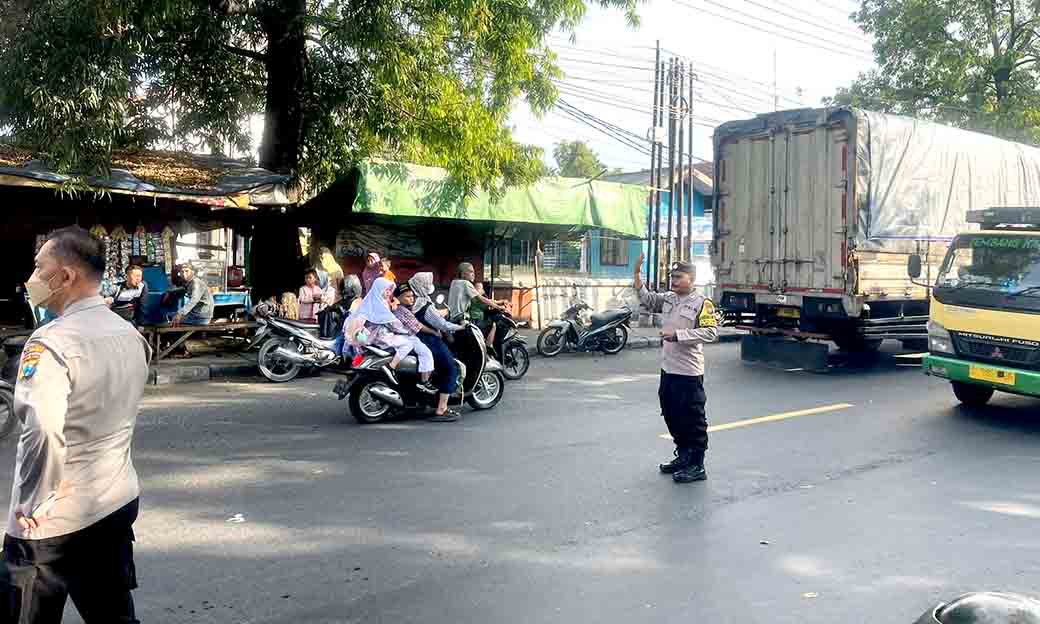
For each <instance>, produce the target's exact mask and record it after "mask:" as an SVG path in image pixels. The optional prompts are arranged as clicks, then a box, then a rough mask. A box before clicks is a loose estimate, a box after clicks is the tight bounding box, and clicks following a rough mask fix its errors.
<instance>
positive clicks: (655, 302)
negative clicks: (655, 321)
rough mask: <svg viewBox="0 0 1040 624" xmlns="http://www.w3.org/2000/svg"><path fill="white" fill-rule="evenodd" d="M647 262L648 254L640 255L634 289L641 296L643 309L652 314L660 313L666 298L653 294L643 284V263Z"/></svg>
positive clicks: (640, 301) (640, 300)
mask: <svg viewBox="0 0 1040 624" xmlns="http://www.w3.org/2000/svg"><path fill="white" fill-rule="evenodd" d="M645 261H646V254H645V253H641V254H639V262H636V274H635V280H634V283H633V287H634V288H635V289H636V293H637V294H638V295H639V303H641V304H643V307H645V308H646V309H648V310H650V311H651V312H660V311H661V304H662V303H663V302H664V298H663V297H661V295H659V294H657V293H652V292H650V291H649V290H647V288H646V284H644V283H643V276H642V272H643V262H645Z"/></svg>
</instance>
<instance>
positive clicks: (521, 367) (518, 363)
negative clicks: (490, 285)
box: [495, 314, 531, 380]
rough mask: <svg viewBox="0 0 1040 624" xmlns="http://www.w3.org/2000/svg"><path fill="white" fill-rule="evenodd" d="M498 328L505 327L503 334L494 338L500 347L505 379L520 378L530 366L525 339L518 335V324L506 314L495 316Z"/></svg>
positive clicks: (529, 354)
mask: <svg viewBox="0 0 1040 624" xmlns="http://www.w3.org/2000/svg"><path fill="white" fill-rule="evenodd" d="M496 321H497V322H498V330H499V331H502V329H503V328H505V330H506V332H505V335H504V336H503V337H502V338H501V340H496V341H495V342H497V343H498V344H499V345H501V347H500V348H501V349H502V353H501V356H502V373H503V374H505V376H506V379H510V380H515V379H520V378H521V377H523V376H524V375H526V374H527V369H529V368H530V367H531V353H530V352H529V351H528V349H527V339H526V338H524V337H523V336H521V335H520V333H519V332H518V331H517V329H518V328H519V327H520V324H519V323H517V322H516V320H515V319H513V317H512V316H510V315H508V314H499V315H498V316H497V317H496Z"/></svg>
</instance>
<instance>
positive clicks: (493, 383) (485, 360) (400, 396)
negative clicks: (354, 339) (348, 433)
mask: <svg viewBox="0 0 1040 624" xmlns="http://www.w3.org/2000/svg"><path fill="white" fill-rule="evenodd" d="M449 346H450V348H451V350H452V353H454V354H455V361H456V363H457V364H458V365H459V384H458V388H457V389H456V390H455V394H454V395H453V396H452V397H451V399H450V401H449V403H450V404H453V405H461V404H462V402H463V401H465V402H466V403H468V404H469V405H470V407H472V408H473V409H477V410H486V409H491V408H493V407H494V406H496V405H498V402H499V401H501V400H502V395H503V393H504V391H505V377H504V375H503V373H502V365H501V364H499V363H498V361H496V360H495V358H493V357H491V355H490V354H489V353H488V352H487V349H486V348H485V346H484V338H483V336H481V335H480V330H478V329H477V328H476V327H474V326H472V325H467V326H466V327H465V328H463V329H461V330H459V331H457V332H455V334H454V336H453V339H452V340H451V342H450V343H449ZM392 359H393V354H392V353H390V352H389V351H385V350H383V349H380V348H378V347H372V346H366V347H364V351H363V352H362V353H360V354H359V355H357V356H356V357H354V359H353V360H352V361H351V363H350V364H351V368H350V370H348V371H346V372H345V373H344V374H345V375H346V376H347V378H346V379H341V380H339V381H338V382H337V383H336V386H335V388H333V392H334V393H335V394H336V396H338V397H339V399H340V400H343V399H344V398H346V399H347V405H348V407H349V408H350V413H351V414H353V415H354V419H355V420H357V421H358V422H359V423H361V424H363V425H366V424H372V423H377V422H381V421H383V420H386V419H387V418H388V417H390V416H391V415H392V414H394V413H395V412H400V411H410V410H418V409H422V408H425V407H435V406H436V404H437V395H436V394H430V393H426V392H424V391H423V390H421V389H420V388H419V387H418V386H417V385H416V382H417V381H418V379H419V371H418V365H419V363H418V360H417V359H416V358H415V356H414V355H409V356H408V357H406V358H404V359H403V360H401V363H400V365H399V366H398V367H397V370H396V371H391V370H390V367H389V366H388V364H389V363H390V361H391V360H392Z"/></svg>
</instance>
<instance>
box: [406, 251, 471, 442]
mask: <svg viewBox="0 0 1040 624" xmlns="http://www.w3.org/2000/svg"><path fill="white" fill-rule="evenodd" d="M433 291H434V287H433V273H425V272H424V273H416V274H415V275H414V276H412V278H411V279H410V280H408V281H407V282H405V283H404V284H401V285H400V286H398V287H397V299H398V301H400V302H401V305H403V306H405V307H407V308H409V309H411V310H412V312H414V313H415V316H416V318H418V319H419V322H420V323H422V329H421V330H420V331H419V340H421V341H422V343H423V344H425V345H426V346H427V347H429V349H430V351H432V352H433V377H432V381H433V385H434V386H435V387H436V388H437V409H436V411H435V412H434V415H433V416H432V417H430V418H429V419H428V420H429V421H430V422H455V421H457V420H458V419H459V418H460V414H459V412H458V410H454V409H450V408H449V407H448V399H449V398H451V394H452V393H453V392H455V389H456V386H457V385H458V380H459V367H458V365H457V364H456V363H455V356H454V355H453V354H452V352H451V350H450V349H449V348H448V345H446V344H445V343H444V340H443V338H442V333H443V334H451V333H454V332H457V331H459V330H461V329H463V326H462V325H456V324H455V323H450V322H448V321H446V320H445V319H444V317H442V316H441V315H440V314H439V313H438V312H437V308H436V307H435V306H434V305H433V301H432V300H431V299H430V295H432V294H433Z"/></svg>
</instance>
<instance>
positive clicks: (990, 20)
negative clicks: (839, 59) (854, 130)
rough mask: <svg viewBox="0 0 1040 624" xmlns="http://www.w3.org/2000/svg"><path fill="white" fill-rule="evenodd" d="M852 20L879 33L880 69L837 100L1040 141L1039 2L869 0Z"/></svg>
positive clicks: (876, 37)
mask: <svg viewBox="0 0 1040 624" xmlns="http://www.w3.org/2000/svg"><path fill="white" fill-rule="evenodd" d="M852 18H853V19H854V20H855V21H856V22H857V23H858V24H859V25H860V27H861V28H862V29H863V30H864V31H865V32H867V33H869V34H871V35H873V36H874V54H875V58H876V63H877V65H878V68H877V69H876V70H874V71H871V72H869V73H867V74H864V75H861V76H860V77H859V79H858V80H857V81H856V82H854V83H853V84H852V85H851V86H850V87H849V88H847V89H842V90H840V91H839V92H838V94H837V96H836V97H835V98H834V99H833V100H832V102H833V103H838V104H850V103H851V104H856V105H861V106H864V107H867V108H871V109H874V110H882V111H887V112H896V113H903V114H910V115H918V116H926V117H931V118H934V119H936V120H939V121H943V122H946V123H952V124H955V125H959V126H962V127H967V128H972V129H976V130H980V131H984V132H989V133H992V134H997V135H999V136H1003V137H1006V138H1011V139H1016V140H1026V141H1031V142H1037V141H1038V140H1040V132H1038V129H1037V122H1038V121H1040V91H1038V79H1040V64H1038V62H1040V35H1038V32H1037V28H1038V27H1040V4H1038V3H1037V2H1036V1H1035V0H1029V1H1024V0H863V3H862V6H861V8H860V10H859V11H858V12H856V13H855V14H853V16H852Z"/></svg>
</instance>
